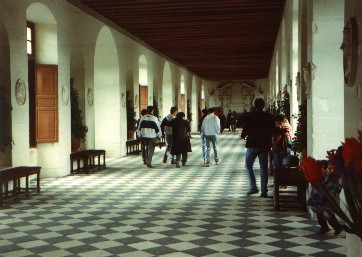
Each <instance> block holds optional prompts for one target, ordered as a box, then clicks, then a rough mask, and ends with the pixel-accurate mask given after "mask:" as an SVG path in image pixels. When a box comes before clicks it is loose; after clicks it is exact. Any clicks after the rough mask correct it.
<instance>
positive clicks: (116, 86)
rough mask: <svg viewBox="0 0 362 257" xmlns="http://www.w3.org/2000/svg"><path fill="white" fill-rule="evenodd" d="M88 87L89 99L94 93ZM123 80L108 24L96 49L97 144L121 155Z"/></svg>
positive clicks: (96, 145)
mask: <svg viewBox="0 0 362 257" xmlns="http://www.w3.org/2000/svg"><path fill="white" fill-rule="evenodd" d="M90 91H92V88H89V89H88V91H87V98H88V100H89V99H91V97H92V94H89V92H90ZM120 98H121V97H120V81H119V62H118V52H117V46H116V43H115V40H114V37H113V35H112V32H111V31H110V29H109V28H108V27H103V28H102V29H101V30H100V32H99V34H98V37H97V42H96V46H95V53H94V106H92V105H90V104H88V105H89V107H90V108H94V115H95V129H94V130H95V131H94V135H95V147H96V148H100V149H105V150H106V151H107V156H109V157H119V156H120V150H121V147H120V139H121V135H120V112H121V104H120Z"/></svg>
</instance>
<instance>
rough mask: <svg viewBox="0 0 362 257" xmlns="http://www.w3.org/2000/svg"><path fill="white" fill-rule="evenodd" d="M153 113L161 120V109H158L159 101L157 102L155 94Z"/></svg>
mask: <svg viewBox="0 0 362 257" xmlns="http://www.w3.org/2000/svg"><path fill="white" fill-rule="evenodd" d="M153 107H154V109H153V115H154V116H156V117H157V119H158V120H159V119H160V118H161V116H160V110H159V109H158V103H157V99H156V96H153Z"/></svg>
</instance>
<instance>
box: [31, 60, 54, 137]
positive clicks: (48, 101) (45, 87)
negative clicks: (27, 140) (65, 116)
mask: <svg viewBox="0 0 362 257" xmlns="http://www.w3.org/2000/svg"><path fill="white" fill-rule="evenodd" d="M35 108H36V121H35V125H36V142H37V143H44V142H58V138H59V136H58V66H57V65H40V64H37V65H36V68H35Z"/></svg>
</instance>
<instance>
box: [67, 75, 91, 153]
mask: <svg viewBox="0 0 362 257" xmlns="http://www.w3.org/2000/svg"><path fill="white" fill-rule="evenodd" d="M70 101H71V102H70V107H71V136H72V151H74V150H77V149H79V147H80V143H81V142H82V143H84V142H85V141H86V134H87V132H88V127H87V126H85V125H84V124H83V116H82V110H81V109H80V108H79V93H78V89H76V88H75V86H74V78H70Z"/></svg>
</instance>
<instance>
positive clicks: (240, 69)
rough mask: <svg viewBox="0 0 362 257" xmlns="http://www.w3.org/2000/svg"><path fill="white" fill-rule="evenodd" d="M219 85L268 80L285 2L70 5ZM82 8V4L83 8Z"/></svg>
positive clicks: (146, 0) (88, 0) (108, 0)
mask: <svg viewBox="0 0 362 257" xmlns="http://www.w3.org/2000/svg"><path fill="white" fill-rule="evenodd" d="M68 1H69V2H72V3H73V4H76V5H77V6H78V7H81V8H82V9H83V10H84V9H88V11H89V8H90V9H91V10H92V11H95V12H96V13H98V14H99V15H101V16H102V17H105V18H106V19H107V20H109V21H111V22H112V23H114V24H116V25H118V26H120V27H121V28H123V29H124V30H126V31H128V32H129V33H130V34H132V35H134V36H136V37H137V38H139V39H140V40H141V41H143V42H145V43H146V44H148V45H150V46H151V47H153V48H154V49H156V50H157V51H159V52H160V53H162V54H163V55H165V56H167V57H169V58H170V59H172V60H174V61H176V62H177V63H179V64H181V65H183V66H185V67H186V68H187V69H189V70H190V71H191V72H193V73H195V74H196V75H198V76H200V77H201V78H203V79H207V80H210V81H215V82H222V81H230V80H253V79H257V78H264V77H267V76H268V72H269V66H270V61H271V58H272V54H273V49H274V44H275V40H276V37H277V33H278V30H279V26H280V23H281V17H282V13H283V9H284V4H285V0H129V1H127V0H119V1H115V0H102V1H100V0H68ZM80 2H81V3H80Z"/></svg>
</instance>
